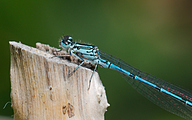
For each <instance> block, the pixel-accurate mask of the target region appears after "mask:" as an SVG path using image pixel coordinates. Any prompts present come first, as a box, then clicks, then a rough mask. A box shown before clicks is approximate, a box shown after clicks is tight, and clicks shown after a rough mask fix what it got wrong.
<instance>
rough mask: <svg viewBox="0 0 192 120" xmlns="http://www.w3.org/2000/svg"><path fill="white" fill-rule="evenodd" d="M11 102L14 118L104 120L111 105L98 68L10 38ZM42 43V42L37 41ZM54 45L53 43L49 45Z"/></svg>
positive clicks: (23, 119)
mask: <svg viewBox="0 0 192 120" xmlns="http://www.w3.org/2000/svg"><path fill="white" fill-rule="evenodd" d="M9 44H10V52H11V69H10V78H11V102H12V108H13V110H14V119H15V120H26V119H28V120H35V119H41V120H44V119H46V120H58V119H59V120H69V119H70V120H104V113H105V111H106V109H107V107H108V106H109V104H108V102H107V97H106V92H105V89H104V86H103V85H102V82H101V80H100V78H99V75H98V73H97V72H95V74H94V75H93V78H92V81H91V86H90V89H89V90H88V87H89V79H90V76H91V74H92V70H90V69H88V68H85V67H80V68H78V69H77V71H76V72H74V73H73V74H72V75H71V76H68V74H69V73H70V72H72V71H73V70H74V69H75V68H76V67H77V65H76V64H74V63H71V62H69V61H67V60H63V59H61V58H57V57H54V55H52V54H50V53H47V52H44V51H41V50H39V49H36V48H33V47H29V46H27V45H24V44H21V43H17V42H14V41H10V42H9ZM38 44H40V43H38ZM50 48H51V47H50Z"/></svg>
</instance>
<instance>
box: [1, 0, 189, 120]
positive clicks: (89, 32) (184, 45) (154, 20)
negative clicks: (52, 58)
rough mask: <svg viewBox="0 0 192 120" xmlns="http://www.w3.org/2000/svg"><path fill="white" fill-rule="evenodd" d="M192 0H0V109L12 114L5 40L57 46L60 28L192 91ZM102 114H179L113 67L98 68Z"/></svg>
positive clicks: (169, 119)
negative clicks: (139, 89) (146, 94)
mask: <svg viewBox="0 0 192 120" xmlns="http://www.w3.org/2000/svg"><path fill="white" fill-rule="evenodd" d="M191 12H192V1H191V0H158V1H154V0H145V1H144V0H137V1H133V0H118V1H117V0H110V1H109V0H108V1H107V0H97V1H79V0H57V1H52V0H41V1H37V0H35V1H26V0H15V1H9V0H1V1H0V45H1V47H0V51H1V55H0V63H1V67H0V68H1V69H0V115H2V116H8V117H11V116H12V115H13V114H14V113H13V111H12V108H11V104H8V105H7V106H6V108H5V109H3V106H4V105H5V103H6V102H9V101H11V99H10V92H11V91H10V89H11V88H10V87H11V86H10V72H9V70H10V50H9V43H8V42H9V41H17V42H18V41H21V42H22V43H24V44H26V45H29V46H33V47H35V43H36V42H41V43H45V44H49V45H51V46H54V47H58V44H59V43H58V41H59V38H60V37H61V36H62V34H63V33H64V34H65V35H72V36H73V39H74V40H76V41H82V42H85V43H91V44H94V45H97V46H98V47H99V49H101V50H102V51H105V52H107V53H109V54H112V55H114V56H116V57H118V58H121V59H122V60H124V61H126V62H127V63H129V64H131V65H133V66H135V67H136V68H138V69H140V70H142V71H145V72H147V73H150V74H152V75H154V76H157V77H159V78H162V79H164V80H166V81H168V82H171V83H173V84H175V85H178V86H181V87H183V88H185V89H187V90H188V91H192V75H191V74H192V14H191ZM98 71H99V74H100V78H101V80H102V82H103V84H104V86H105V89H106V92H107V97H108V102H109V103H110V105H111V106H110V107H109V108H108V111H107V112H106V114H105V119H106V120H128V119H129V120H141V119H142V120H184V119H183V118H180V117H178V116H176V115H174V114H172V113H169V112H167V111H165V110H163V109H161V108H160V107H158V106H156V105H154V104H153V103H151V102H150V101H149V100H147V99H146V98H145V97H143V96H142V95H140V94H139V93H137V92H136V90H134V89H133V88H132V87H131V86H129V84H127V83H126V82H125V81H124V80H123V78H122V77H121V75H120V74H119V73H118V72H116V71H113V70H108V69H104V68H99V69H98Z"/></svg>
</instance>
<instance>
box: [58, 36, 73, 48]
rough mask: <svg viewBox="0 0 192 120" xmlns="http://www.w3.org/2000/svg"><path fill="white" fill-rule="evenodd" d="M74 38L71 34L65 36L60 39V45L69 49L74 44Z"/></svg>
mask: <svg viewBox="0 0 192 120" xmlns="http://www.w3.org/2000/svg"><path fill="white" fill-rule="evenodd" d="M72 40H73V38H72V37H71V36H63V37H62V38H61V40H60V45H59V46H60V47H62V48H65V49H68V48H69V47H70V46H71V45H72Z"/></svg>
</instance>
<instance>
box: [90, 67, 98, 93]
mask: <svg viewBox="0 0 192 120" xmlns="http://www.w3.org/2000/svg"><path fill="white" fill-rule="evenodd" d="M96 69H97V64H95V68H94V70H93V73H92V75H91V78H90V80H89V87H88V90H89V88H90V86H91V79H92V77H93V74H94V73H95V71H96Z"/></svg>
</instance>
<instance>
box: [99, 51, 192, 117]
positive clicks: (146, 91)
mask: <svg viewBox="0 0 192 120" xmlns="http://www.w3.org/2000/svg"><path fill="white" fill-rule="evenodd" d="M100 57H101V58H102V59H105V60H108V61H109V62H111V63H112V64H114V65H116V66H118V67H120V68H122V69H124V70H126V71H128V72H130V73H132V74H134V75H137V76H139V77H141V78H143V79H145V80H147V81H149V82H151V83H153V84H155V85H157V86H159V87H160V88H163V89H165V90H167V91H169V92H172V93H174V94H175V95H177V96H180V97H182V98H183V99H185V100H186V101H189V102H192V94H191V93H189V92H187V91H186V90H184V89H181V88H179V87H177V86H175V85H172V84H170V83H168V82H166V81H164V80H162V79H159V78H157V77H155V76H152V75H150V74H148V73H145V72H142V71H140V70H138V69H136V68H134V67H133V66H131V65H129V64H127V63H125V62H124V61H122V60H120V59H118V58H116V57H114V56H112V55H109V54H107V53H105V52H103V51H100ZM122 75H123V77H124V78H125V80H126V81H127V82H128V83H129V84H130V85H131V86H132V87H133V88H134V89H136V90H137V91H138V92H139V93H141V94H142V95H143V96H145V97H146V98H147V99H149V100H150V101H152V102H153V103H155V104H156V105H158V106H160V107H162V108H164V109H165V110H167V111H169V112H171V113H174V114H176V115H178V116H181V117H183V118H185V119H192V107H191V106H189V105H186V104H184V103H183V102H182V101H180V100H177V99H175V98H174V97H172V96H170V95H167V94H165V93H162V92H159V91H158V90H156V89H154V88H153V87H151V86H149V85H147V84H144V83H143V82H140V81H137V80H135V79H132V78H130V77H129V76H127V75H124V74H122Z"/></svg>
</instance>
